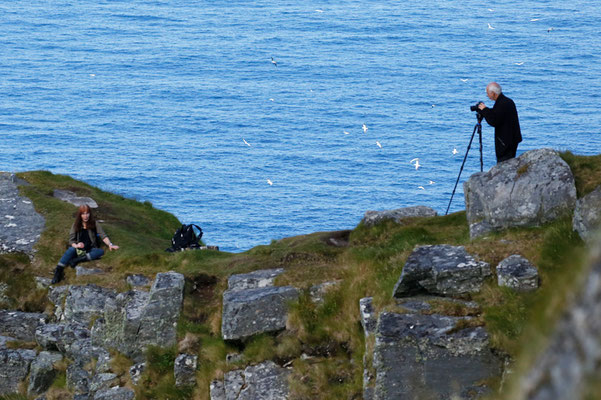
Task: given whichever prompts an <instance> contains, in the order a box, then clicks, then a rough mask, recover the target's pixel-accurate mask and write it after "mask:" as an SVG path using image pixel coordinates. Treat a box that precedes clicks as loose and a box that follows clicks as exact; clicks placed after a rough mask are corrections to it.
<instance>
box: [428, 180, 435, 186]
mask: <svg viewBox="0 0 601 400" xmlns="http://www.w3.org/2000/svg"><path fill="white" fill-rule="evenodd" d="M435 183H436V182H434V181H433V180H430V181H429V182H428V185H434V184H435Z"/></svg>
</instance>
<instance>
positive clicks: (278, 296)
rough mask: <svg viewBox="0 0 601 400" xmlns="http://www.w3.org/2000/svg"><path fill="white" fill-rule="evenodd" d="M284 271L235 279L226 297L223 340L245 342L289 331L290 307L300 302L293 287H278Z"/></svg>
mask: <svg viewBox="0 0 601 400" xmlns="http://www.w3.org/2000/svg"><path fill="white" fill-rule="evenodd" d="M282 272H283V270H281V269H278V270H261V271H255V272H252V273H250V274H242V275H233V276H232V277H230V279H229V283H230V285H231V286H229V288H228V290H226V291H225V292H224V293H223V311H222V318H221V321H222V322H221V335H222V337H223V339H224V340H243V339H247V338H249V337H251V336H253V335H256V334H259V333H264V332H274V331H278V330H282V329H284V328H285V327H286V320H287V315H288V307H287V303H288V302H289V301H292V300H295V299H297V298H298V295H299V292H298V290H297V289H295V288H293V287H292V286H284V287H276V286H271V285H273V280H274V279H275V277H276V276H277V275H278V274H280V273H282Z"/></svg>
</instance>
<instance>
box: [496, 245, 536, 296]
mask: <svg viewBox="0 0 601 400" xmlns="http://www.w3.org/2000/svg"><path fill="white" fill-rule="evenodd" d="M497 278H498V280H497V282H498V284H499V286H507V287H510V288H512V289H515V290H518V291H530V290H536V289H537V288H538V270H537V269H536V267H535V266H534V265H532V264H531V263H530V261H528V260H527V259H525V258H524V257H522V256H520V255H517V254H514V255H512V256H509V257H507V258H506V259H504V260H503V261H501V262H500V263H499V265H498V266H497Z"/></svg>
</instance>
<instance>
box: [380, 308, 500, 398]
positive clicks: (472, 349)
mask: <svg viewBox="0 0 601 400" xmlns="http://www.w3.org/2000/svg"><path fill="white" fill-rule="evenodd" d="M461 320H469V318H463V317H449V316H442V315H437V314H432V315H421V314H397V313H390V312H382V313H381V314H380V316H379V318H378V325H377V328H376V333H375V338H376V340H375V347H374V368H375V371H376V382H375V387H374V391H373V394H374V399H377V400H383V399H387V400H388V399H405V398H407V399H417V398H419V399H421V398H428V399H449V398H451V397H453V396H457V397H453V398H459V399H468V398H472V397H471V396H472V394H473V393H482V392H485V391H486V388H485V387H484V385H483V383H482V382H484V381H486V380H487V379H490V378H494V377H499V376H500V375H501V371H502V360H500V359H499V358H497V357H496V356H495V355H494V354H493V353H492V351H491V349H490V348H489V342H488V334H487V333H486V331H485V330H484V328H482V327H470V328H464V329H457V326H458V325H457V324H458V323H459V322H460V321H461Z"/></svg>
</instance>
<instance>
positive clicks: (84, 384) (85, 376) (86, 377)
mask: <svg viewBox="0 0 601 400" xmlns="http://www.w3.org/2000/svg"><path fill="white" fill-rule="evenodd" d="M67 388H69V389H70V390H72V391H73V392H74V393H76V394H85V393H88V391H89V388H90V374H89V373H88V371H86V370H85V369H84V368H83V366H82V365H80V364H78V363H73V364H70V365H69V366H68V367H67Z"/></svg>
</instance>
